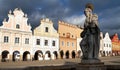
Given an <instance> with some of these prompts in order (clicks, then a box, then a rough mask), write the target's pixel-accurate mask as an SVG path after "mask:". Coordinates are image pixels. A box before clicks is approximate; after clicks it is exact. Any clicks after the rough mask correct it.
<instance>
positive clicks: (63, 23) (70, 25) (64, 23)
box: [58, 21, 77, 28]
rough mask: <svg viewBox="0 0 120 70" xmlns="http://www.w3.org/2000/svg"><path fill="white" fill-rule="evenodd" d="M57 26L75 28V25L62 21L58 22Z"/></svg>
mask: <svg viewBox="0 0 120 70" xmlns="http://www.w3.org/2000/svg"><path fill="white" fill-rule="evenodd" d="M58 24H62V25H65V26H68V27H73V28H77V26H76V25H73V24H69V23H66V22H63V21H58Z"/></svg>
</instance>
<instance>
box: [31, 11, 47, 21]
mask: <svg viewBox="0 0 120 70" xmlns="http://www.w3.org/2000/svg"><path fill="white" fill-rule="evenodd" d="M45 17H46V16H45V15H44V14H41V13H40V12H38V11H35V12H33V13H32V14H31V15H30V20H33V21H38V20H40V19H41V18H45Z"/></svg>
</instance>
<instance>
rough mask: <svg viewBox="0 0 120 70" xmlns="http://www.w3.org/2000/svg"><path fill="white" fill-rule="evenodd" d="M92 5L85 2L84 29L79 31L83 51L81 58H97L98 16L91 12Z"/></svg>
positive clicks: (98, 38)
mask: <svg viewBox="0 0 120 70" xmlns="http://www.w3.org/2000/svg"><path fill="white" fill-rule="evenodd" d="M92 11H93V5H92V4H87V5H86V8H85V11H84V14H85V16H86V20H85V23H84V30H83V32H82V33H81V37H82V41H81V42H80V47H81V50H82V52H83V56H82V60H98V55H99V46H100V29H99V27H98V16H97V15H96V14H93V13H92Z"/></svg>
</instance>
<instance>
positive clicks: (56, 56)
mask: <svg viewBox="0 0 120 70" xmlns="http://www.w3.org/2000/svg"><path fill="white" fill-rule="evenodd" d="M53 54H54V55H55V58H56V59H57V58H58V53H57V51H54V52H53Z"/></svg>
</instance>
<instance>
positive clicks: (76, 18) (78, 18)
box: [64, 14, 86, 25]
mask: <svg viewBox="0 0 120 70" xmlns="http://www.w3.org/2000/svg"><path fill="white" fill-rule="evenodd" d="M85 18H86V17H85V15H84V14H82V15H73V16H71V17H66V18H64V21H65V22H68V23H71V24H77V25H83V24H84V21H85Z"/></svg>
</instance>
